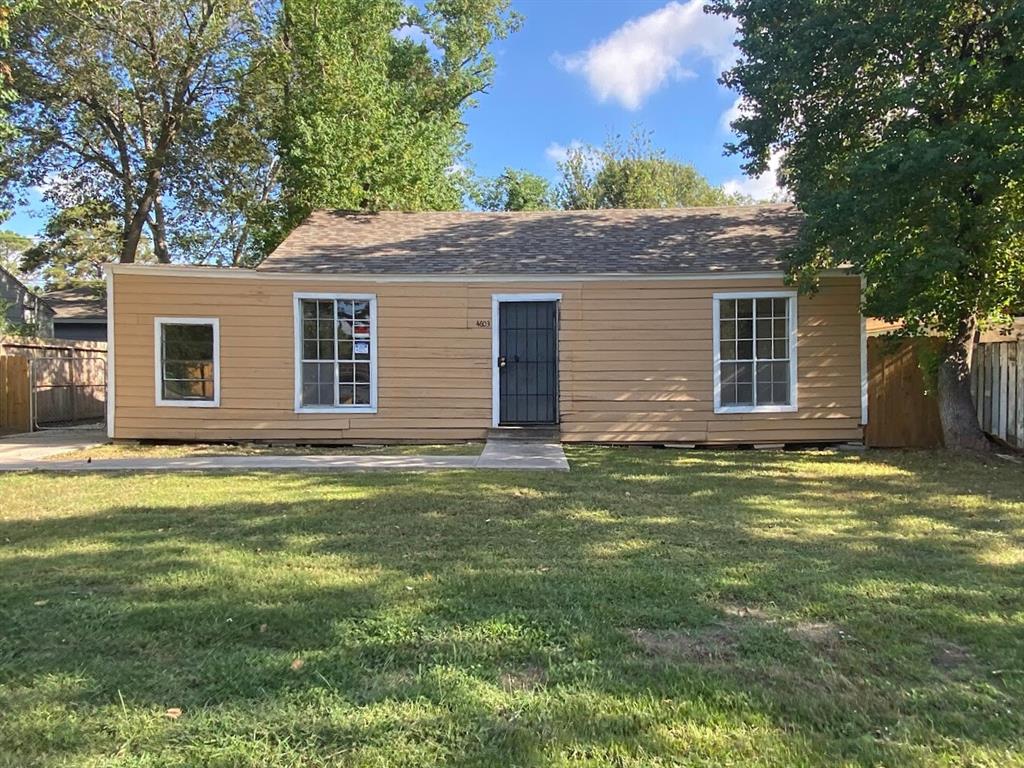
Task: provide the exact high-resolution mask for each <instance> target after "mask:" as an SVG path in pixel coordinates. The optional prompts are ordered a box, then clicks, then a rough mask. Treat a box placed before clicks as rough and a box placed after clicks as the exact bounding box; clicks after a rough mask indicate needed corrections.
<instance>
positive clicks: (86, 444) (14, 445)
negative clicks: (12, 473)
mask: <svg viewBox="0 0 1024 768" xmlns="http://www.w3.org/2000/svg"><path fill="white" fill-rule="evenodd" d="M105 442H107V436H106V434H105V433H104V432H103V430H102V429H97V428H95V427H89V428H78V429H44V430H41V431H39V432H27V433H25V434H22V435H11V436H9V437H3V438H0V466H5V465H7V464H12V463H18V462H31V461H36V460H38V459H45V458H47V457H49V456H59V455H60V454H62V453H69V452H70V451H77V450H80V449H82V448H95V447H96V446H97V445H102V444H103V443H105Z"/></svg>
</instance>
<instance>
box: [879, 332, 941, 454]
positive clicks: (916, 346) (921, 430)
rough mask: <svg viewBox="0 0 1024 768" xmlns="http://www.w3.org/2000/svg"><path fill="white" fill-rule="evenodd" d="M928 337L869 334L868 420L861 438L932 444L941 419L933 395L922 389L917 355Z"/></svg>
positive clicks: (885, 444) (891, 444)
mask: <svg viewBox="0 0 1024 768" xmlns="http://www.w3.org/2000/svg"><path fill="white" fill-rule="evenodd" d="M936 343H937V342H936V340H934V339H928V338H920V339H911V340H907V341H902V342H901V341H895V340H891V339H886V338H871V339H868V424H867V428H866V429H865V430H864V441H865V443H866V444H867V445H869V446H872V447H875V448H937V447H940V446H941V445H942V425H941V423H940V422H939V406H938V402H937V401H936V399H935V396H934V395H932V394H930V393H927V392H926V391H925V390H926V388H925V382H924V374H923V373H922V372H921V366H920V365H919V362H918V361H919V358H920V353H921V349H922V347H923V346H924V345H934V344H936Z"/></svg>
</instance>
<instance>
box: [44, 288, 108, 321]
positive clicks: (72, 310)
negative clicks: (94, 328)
mask: <svg viewBox="0 0 1024 768" xmlns="http://www.w3.org/2000/svg"><path fill="white" fill-rule="evenodd" d="M44 298H45V299H46V301H47V303H49V305H50V306H51V307H53V312H54V317H53V319H54V320H106V319H107V296H106V292H105V291H104V290H103V289H102V288H92V287H89V286H82V287H79V288H64V289H62V290H59V291H49V292H48V293H46V294H45V295H44Z"/></svg>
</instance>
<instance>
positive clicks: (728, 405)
mask: <svg viewBox="0 0 1024 768" xmlns="http://www.w3.org/2000/svg"><path fill="white" fill-rule="evenodd" d="M799 225H800V218H799V214H798V213H797V212H795V211H794V210H793V209H792V208H791V207H788V206H785V205H766V206H751V207H723V208H691V209H666V210H597V211H538V212H515V213H481V212H425V213H401V212H384V213H375V214H365V213H350V212H340V211H317V212H315V213H313V214H312V215H311V216H310V217H309V218H308V219H307V220H306V221H305V222H304V223H302V224H301V225H300V226H299V227H298V228H296V229H295V231H293V232H292V233H291V234H290V235H289V236H288V237H287V238H286V239H285V240H284V242H283V243H282V244H281V245H280V246H279V247H278V248H277V249H276V250H275V251H274V252H273V253H272V254H271V255H270V256H269V257H268V258H267V259H266V260H265V261H264V262H263V263H262V264H261V265H260V266H259V267H258V268H257V269H255V270H250V269H223V268H213V267H196V266H173V265H113V266H111V267H110V268H109V271H108V288H107V296H108V308H109V312H108V322H109V325H110V330H109V339H110V359H109V370H110V376H109V386H110V393H109V397H108V428H109V431H110V434H111V436H112V437H114V438H115V439H121V438H123V439H184V440H282V441H297V442H324V443H359V442H388V441H445V440H467V439H481V438H484V437H485V436H486V435H487V434H488V431H489V430H491V429H494V428H502V427H513V426H521V425H543V426H547V427H549V428H552V429H557V431H558V433H559V434H560V436H561V439H562V440H564V441H585V442H592V441H593V442H610V443H653V444H665V443H694V444H763V443H838V442H846V441H859V440H861V439H862V437H863V426H864V424H865V422H866V419H867V413H866V409H867V377H866V353H865V331H864V321H863V318H862V317H861V314H860V295H861V284H860V280H859V278H858V277H856V276H853V275H849V274H846V273H843V272H835V273H829V274H828V275H826V276H825V277H824V279H823V280H822V284H821V290H820V291H819V292H818V293H816V294H814V295H798V293H797V291H795V290H794V289H793V288H792V287H790V286H788V285H787V284H786V283H785V282H784V279H783V259H784V257H785V254H786V252H787V249H788V247H789V246H790V245H791V244H792V243H793V240H794V238H795V236H796V233H797V230H798V228H799Z"/></svg>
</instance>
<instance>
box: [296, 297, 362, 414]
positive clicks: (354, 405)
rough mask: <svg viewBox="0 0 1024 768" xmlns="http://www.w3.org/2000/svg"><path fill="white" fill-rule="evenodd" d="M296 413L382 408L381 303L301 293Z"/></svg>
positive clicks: (297, 351) (297, 301)
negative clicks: (379, 401) (379, 404)
mask: <svg viewBox="0 0 1024 768" xmlns="http://www.w3.org/2000/svg"><path fill="white" fill-rule="evenodd" d="M295 366H296V370H295V389H296V391H295V409H296V411H314V412H316V411H349V412H369V413H372V412H374V411H375V410H376V408H377V299H376V297H375V296H373V295H365V294H349V295H333V294H296V296H295Z"/></svg>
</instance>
